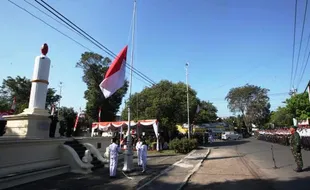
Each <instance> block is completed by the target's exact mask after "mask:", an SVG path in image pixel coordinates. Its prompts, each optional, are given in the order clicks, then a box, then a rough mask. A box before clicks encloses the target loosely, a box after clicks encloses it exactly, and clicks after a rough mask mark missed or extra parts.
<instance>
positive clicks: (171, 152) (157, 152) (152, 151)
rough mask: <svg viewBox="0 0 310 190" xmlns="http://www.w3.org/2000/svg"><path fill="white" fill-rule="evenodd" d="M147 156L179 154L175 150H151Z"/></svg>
mask: <svg viewBox="0 0 310 190" xmlns="http://www.w3.org/2000/svg"><path fill="white" fill-rule="evenodd" d="M147 154H161V155H167V154H169V155H177V154H178V153H175V151H174V150H161V151H156V150H149V151H147Z"/></svg>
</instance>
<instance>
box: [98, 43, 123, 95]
mask: <svg viewBox="0 0 310 190" xmlns="http://www.w3.org/2000/svg"><path fill="white" fill-rule="evenodd" d="M127 48H128V46H125V47H124V49H123V50H122V51H121V52H120V53H119V54H118V56H117V57H116V58H115V60H114V61H113V62H112V64H111V66H110V67H109V69H108V71H107V72H106V74H105V77H104V79H103V81H102V82H101V83H100V85H99V87H100V89H101V91H102V93H103V95H104V97H105V98H108V97H110V96H112V95H113V94H114V93H115V92H116V91H117V90H118V89H120V88H121V87H123V86H124V81H125V71H126V57H127Z"/></svg>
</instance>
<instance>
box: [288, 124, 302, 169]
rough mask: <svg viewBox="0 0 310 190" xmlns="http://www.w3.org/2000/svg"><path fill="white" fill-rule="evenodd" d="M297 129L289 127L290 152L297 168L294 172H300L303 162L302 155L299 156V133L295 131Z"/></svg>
mask: <svg viewBox="0 0 310 190" xmlns="http://www.w3.org/2000/svg"><path fill="white" fill-rule="evenodd" d="M296 130H297V127H296V126H293V127H291V129H290V131H291V134H292V135H291V139H290V144H291V151H292V154H293V156H294V159H295V162H296V165H297V168H296V169H295V171H296V172H301V171H302V168H303V161H302V155H301V140H300V136H299V133H298V132H297V131H296Z"/></svg>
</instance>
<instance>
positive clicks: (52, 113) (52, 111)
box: [51, 104, 55, 115]
mask: <svg viewBox="0 0 310 190" xmlns="http://www.w3.org/2000/svg"><path fill="white" fill-rule="evenodd" d="M54 113H55V105H54V104H53V105H52V110H51V115H54Z"/></svg>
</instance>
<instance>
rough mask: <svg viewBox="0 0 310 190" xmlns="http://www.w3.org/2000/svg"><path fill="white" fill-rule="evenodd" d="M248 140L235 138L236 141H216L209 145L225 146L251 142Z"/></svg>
mask: <svg viewBox="0 0 310 190" xmlns="http://www.w3.org/2000/svg"><path fill="white" fill-rule="evenodd" d="M249 142H250V141H248V140H235V141H232V140H231V141H215V142H213V143H212V144H209V145H207V147H223V146H236V145H241V144H245V143H249Z"/></svg>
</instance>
